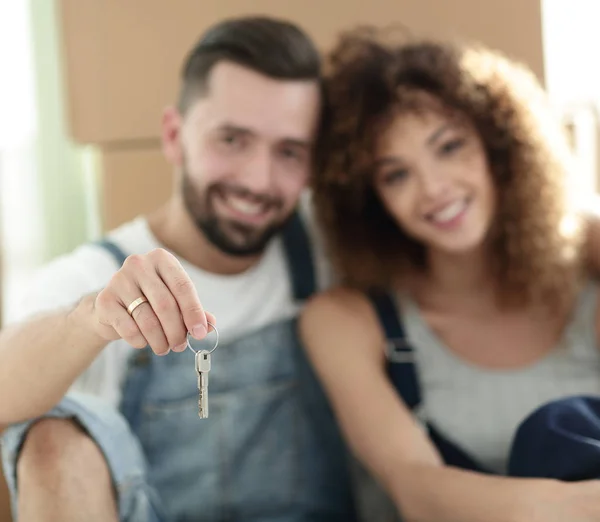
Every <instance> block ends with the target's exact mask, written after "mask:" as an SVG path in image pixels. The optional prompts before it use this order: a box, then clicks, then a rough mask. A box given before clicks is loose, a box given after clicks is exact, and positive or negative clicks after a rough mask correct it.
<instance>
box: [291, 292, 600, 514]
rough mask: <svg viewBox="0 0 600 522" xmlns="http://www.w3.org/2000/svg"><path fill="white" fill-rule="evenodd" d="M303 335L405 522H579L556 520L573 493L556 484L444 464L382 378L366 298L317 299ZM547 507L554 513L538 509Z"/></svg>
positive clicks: (354, 442)
mask: <svg viewBox="0 0 600 522" xmlns="http://www.w3.org/2000/svg"><path fill="white" fill-rule="evenodd" d="M300 329H301V330H300V331H301V335H302V338H303V342H304V345H305V346H306V349H307V351H308V354H309V357H310V359H311V360H312V362H313V364H314V366H315V370H316V372H317V374H318V375H319V377H320V379H321V381H322V382H323V384H324V387H325V389H326V392H327V394H328V396H329V398H330V400H331V402H332V406H333V409H334V411H335V413H336V416H337V418H338V420H339V422H340V424H341V428H342V430H343V431H344V433H345V435H346V437H347V440H348V442H349V444H350V446H351V447H352V449H353V451H354V452H355V453H356V455H357V456H358V458H359V459H361V460H362V462H364V463H365V465H366V466H367V467H368V468H369V469H370V470H371V471H372V472H373V474H374V475H375V476H376V477H377V478H378V479H379V481H380V482H381V484H382V485H383V487H385V488H386V489H387V491H388V492H389V494H390V495H391V496H392V498H393V499H394V501H395V502H396V505H397V506H398V508H399V509H400V510H401V512H402V515H403V517H405V519H406V520H407V521H415V522H416V521H419V522H495V521H498V522H511V521H521V520H522V521H527V522H534V521H537V520H544V522H550V521H551V520H552V521H555V520H556V521H558V520H574V518H562V517H561V518H554V517H559V516H561V515H562V516H567V513H566V512H563V513H561V512H560V510H559V509H558V507H562V508H565V507H567V504H568V502H566V501H565V502H564V503H563V504H561V506H557V505H556V501H560V500H563V497H564V498H566V496H567V492H568V491H570V490H569V489H568V487H563V486H562V484H560V483H558V482H555V481H551V480H534V479H512V478H502V477H494V476H488V475H484V474H478V473H473V472H468V471H462V470H458V469H454V468H450V467H448V466H445V465H444V464H443V463H442V461H441V459H440V456H439V455H438V453H437V451H436V449H435V447H434V446H433V445H432V444H431V443H430V441H429V438H428V437H427V435H426V434H425V433H424V431H423V430H422V429H421V428H420V426H419V425H418V424H417V423H416V422H415V421H414V420H413V417H412V415H411V413H410V412H409V410H408V409H407V408H406V407H405V406H404V404H403V402H402V400H401V399H400V397H399V396H398V393H397V392H396V391H395V389H394V388H393V387H392V385H391V384H390V382H389V380H388V378H387V376H386V374H385V370H384V362H385V361H384V353H383V349H382V347H383V342H384V339H383V336H382V333H381V331H380V328H379V325H378V321H377V318H376V316H375V314H374V313H373V311H372V309H371V307H370V305H369V304H368V301H367V300H366V299H365V298H364V297H363V296H362V295H361V294H358V293H355V292H352V291H349V290H343V289H338V290H334V291H332V292H328V293H326V294H322V295H320V296H317V297H316V298H314V299H313V300H312V301H311V302H310V303H309V304H308V305H307V307H306V308H305V310H304V312H303V314H302V316H301V320H300ZM599 491H600V489H599ZM594 495H598V492H597V491H595V490H594ZM548 502H553V504H554V507H555V508H556V509H554V512H553V513H549V512H547V510H548V509H549V508H548V507H546V508H543V507H541V506H542V505H543V504H544V503H545V504H546V505H547V506H549V504H548ZM597 504H600V502H597ZM569 507H570V504H569ZM542 510H543V512H542ZM595 513H596V516H597V514H598V513H600V505H598V507H597V509H596V512H595ZM571 515H574V513H569V514H568V516H569V517H570V516H571ZM538 517H539V518H538ZM581 520H584V519H581ZM585 520H588V519H587V518H586V519H585ZM589 520H596V519H591V518H590V519H589Z"/></svg>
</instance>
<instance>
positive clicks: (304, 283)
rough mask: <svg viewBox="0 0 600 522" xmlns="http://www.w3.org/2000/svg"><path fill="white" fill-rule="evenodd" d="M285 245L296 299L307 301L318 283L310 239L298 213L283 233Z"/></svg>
mask: <svg viewBox="0 0 600 522" xmlns="http://www.w3.org/2000/svg"><path fill="white" fill-rule="evenodd" d="M283 244H284V247H285V254H286V259H287V263H288V268H289V271H290V274H291V277H292V285H293V291H294V297H295V298H296V300H298V301H303V300H306V299H308V298H309V297H310V296H311V295H312V294H313V293H314V292H315V290H316V288H317V283H316V275H315V264H314V259H313V257H312V249H311V247H310V239H309V237H308V234H307V232H306V229H305V226H304V223H303V222H302V218H301V217H300V214H299V213H298V212H296V213H294V215H293V216H292V218H291V220H290V222H289V223H288V224H287V226H286V227H285V229H284V231H283Z"/></svg>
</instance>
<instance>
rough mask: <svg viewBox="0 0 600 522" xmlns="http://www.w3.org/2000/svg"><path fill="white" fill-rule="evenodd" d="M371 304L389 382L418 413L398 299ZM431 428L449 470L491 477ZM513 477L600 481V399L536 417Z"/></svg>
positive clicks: (561, 405) (520, 440)
mask: <svg viewBox="0 0 600 522" xmlns="http://www.w3.org/2000/svg"><path fill="white" fill-rule="evenodd" d="M369 298H370V300H371V302H372V305H373V307H374V308H375V311H376V312H377V315H378V317H379V321H380V323H381V325H382V328H383V329H384V331H385V335H386V338H387V342H388V347H387V361H388V363H387V370H388V375H389V378H390V380H391V381H392V383H393V384H394V386H395V388H396V389H397V390H398V393H399V394H400V396H401V397H402V399H403V400H404V401H405V402H406V404H407V405H408V407H409V408H410V409H411V410H415V408H417V407H418V406H419V404H420V402H421V389H420V385H419V379H418V372H417V368H416V364H415V361H414V353H413V349H412V347H411V346H410V343H409V342H408V339H407V337H406V334H405V331H404V328H403V326H402V323H401V321H400V314H399V313H398V310H397V307H396V304H395V302H394V299H393V297H391V296H390V295H389V294H387V293H375V292H372V293H370V294H369ZM599 378H600V375H599ZM426 424H427V429H428V432H429V437H430V439H431V441H432V442H433V443H434V444H435V446H436V447H437V449H438V451H439V452H440V455H441V456H442V458H443V459H444V462H445V463H446V464H448V465H450V466H456V467H460V468H463V469H468V470H472V471H480V472H489V471H488V470H486V469H485V468H484V467H483V466H482V465H480V464H479V463H478V462H476V460H475V459H473V458H471V457H470V456H469V455H468V454H467V453H466V452H465V451H464V450H463V449H461V448H460V446H459V445H458V444H457V443H455V442H452V441H450V440H448V439H447V438H446V437H444V436H443V435H441V434H440V433H439V431H438V430H436V428H435V426H434V425H433V424H432V423H431V422H427V423H426ZM507 473H508V475H510V476H516V477H549V478H555V479H559V480H568V481H576V480H584V479H592V478H595V479H597V478H600V398H598V397H583V396H577V397H566V398H564V399H560V400H556V401H552V402H550V403H548V404H545V405H543V406H541V407H540V408H538V409H537V410H535V411H534V412H532V413H531V414H530V415H529V416H528V417H527V418H526V419H525V420H524V421H523V422H522V423H521V424H520V426H519V427H518V429H517V432H516V433H515V436H514V440H513V442H512V446H511V451H510V457H509V463H508V470H507Z"/></svg>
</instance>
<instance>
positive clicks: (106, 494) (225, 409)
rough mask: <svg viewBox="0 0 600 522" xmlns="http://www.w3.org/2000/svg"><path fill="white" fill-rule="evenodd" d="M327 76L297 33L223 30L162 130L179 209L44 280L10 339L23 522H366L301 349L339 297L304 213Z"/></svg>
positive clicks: (242, 22) (136, 224)
mask: <svg viewBox="0 0 600 522" xmlns="http://www.w3.org/2000/svg"><path fill="white" fill-rule="evenodd" d="M319 69H320V64H319V56H318V52H317V50H316V49H315V47H314V46H313V44H312V43H311V42H310V40H309V38H308V37H307V36H306V35H305V34H304V33H303V32H302V31H301V30H300V29H299V28H297V27H295V26H294V25H292V24H290V23H287V22H284V21H280V20H274V19H269V18H265V17H247V18H239V19H232V20H227V21H225V22H223V23H220V24H218V25H215V26H213V27H212V28H210V29H209V30H208V31H207V32H206V33H205V34H204V35H203V37H202V38H201V40H200V42H199V43H198V45H197V46H196V47H195V48H194V49H193V50H192V51H191V53H190V55H189V57H188V59H187V62H186V64H185V67H184V70H183V77H182V84H181V92H180V97H179V103H178V106H177V108H169V109H167V110H166V111H165V113H164V116H163V120H162V142H163V148H164V153H165V156H166V157H167V159H168V160H169V161H170V162H171V163H172V164H173V166H174V170H175V173H176V190H175V191H174V195H173V197H172V198H171V199H170V200H169V201H168V203H167V204H166V205H164V206H163V207H162V208H159V209H157V210H156V211H155V212H153V213H151V214H149V215H148V216H147V217H140V218H138V219H135V220H134V221H132V222H130V223H127V224H125V225H123V226H121V227H120V228H119V229H117V230H115V231H113V232H112V233H110V234H109V236H108V238H107V239H108V241H107V242H104V243H102V244H89V245H84V246H82V247H80V248H78V249H77V250H76V251H74V252H73V253H71V254H70V255H66V256H63V257H61V258H59V259H57V260H55V261H54V262H52V263H51V264H50V265H49V266H47V267H45V268H44V270H43V271H41V273H40V274H39V275H38V276H37V277H36V279H35V281H34V282H33V284H32V290H31V291H30V292H29V293H28V294H27V295H26V299H25V304H24V306H23V307H22V309H20V310H19V313H18V318H19V321H18V322H16V323H15V324H13V325H12V326H11V327H9V328H7V329H6V331H4V332H3V333H2V334H1V336H0V396H1V397H3V401H2V403H1V404H0V424H11V425H12V427H11V428H10V429H9V430H7V432H6V433H5V435H4V439H3V461H4V469H5V474H6V478H7V481H8V483H9V486H10V489H11V493H12V499H13V510H14V511H15V515H16V513H17V512H18V516H19V518H18V519H19V521H20V522H29V521H36V522H43V521H46V520H60V521H61V522H70V521H78V522H80V521H82V520H85V521H86V522H93V521H96V520H98V521H103V522H107V521H116V520H121V521H127V522H142V521H143V522H146V521H155V520H161V521H163V520H169V521H171V520H172V521H174V520H197V521H212V520H232V521H233V520H244V521H252V520H256V521H258V520H260V521H272V522H276V521H277V522H287V521H300V520H307V521H308V520H327V521H335V520H344V521H345V522H346V521H351V520H353V516H354V515H353V506H352V501H351V496H350V492H349V486H348V482H347V475H346V468H345V463H344V462H345V458H344V450H343V446H342V443H341V440H340V438H339V435H338V433H337V432H336V429H335V426H334V424H333V422H332V419H331V415H330V412H328V410H327V406H326V403H325V401H324V397H323V395H322V393H321V390H320V389H319V388H318V386H317V384H316V381H315V380H314V375H313V374H312V373H311V372H310V369H309V368H308V366H307V365H306V361H305V360H304V358H303V356H302V350H301V349H300V347H299V346H298V343H297V339H296V333H295V316H296V312H297V310H298V307H299V306H300V305H301V304H302V301H303V300H304V299H306V298H307V297H308V296H309V295H310V294H311V293H312V292H314V291H315V290H317V289H318V287H323V286H324V285H326V284H327V274H326V272H327V271H326V269H325V265H324V264H322V263H320V256H319V253H318V252H316V251H315V250H314V249H313V251H312V252H311V250H310V249H309V244H311V243H312V244H313V245H314V242H312V241H310V239H311V238H312V230H311V228H310V226H309V227H308V229H305V228H304V225H303V222H304V220H303V218H302V217H300V214H299V213H298V212H297V209H298V208H300V207H301V205H299V202H300V201H301V196H302V193H303V191H304V188H305V185H306V182H307V179H308V176H309V173H310V169H311V161H312V158H311V155H312V148H313V140H314V136H315V131H316V127H317V122H318V119H319V112H320V102H321V100H320V72H319ZM140 190H143V187H140ZM306 230H308V232H307V231H306ZM313 261H314V263H315V264H314V265H313ZM217 320H218V324H217V322H216V321H217ZM209 322H210V323H212V324H215V325H216V326H217V327H218V331H219V334H220V343H219V346H218V348H217V350H216V351H215V352H214V354H213V355H212V369H211V371H210V388H209V399H208V400H209V406H210V413H209V417H208V418H206V419H200V418H199V416H198V387H197V384H198V376H197V374H196V370H195V366H194V353H193V352H192V350H190V349H186V343H187V332H189V333H190V334H191V337H190V341H191V342H192V344H194V349H195V350H198V349H200V348H207V349H210V348H212V346H213V345H214V343H215V332H210V331H208V330H209ZM159 356H160V357H159ZM67 392H68V393H67ZM82 392H83V393H82ZM65 394H67V395H66V396H65ZM9 398H10V399H9ZM31 419H35V422H34V421H32V420H31Z"/></svg>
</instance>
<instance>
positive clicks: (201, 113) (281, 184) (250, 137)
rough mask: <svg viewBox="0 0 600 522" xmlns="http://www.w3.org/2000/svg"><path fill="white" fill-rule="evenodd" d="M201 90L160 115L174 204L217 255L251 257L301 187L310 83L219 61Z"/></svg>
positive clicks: (312, 112) (306, 166)
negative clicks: (182, 110) (181, 108)
mask: <svg viewBox="0 0 600 522" xmlns="http://www.w3.org/2000/svg"><path fill="white" fill-rule="evenodd" d="M207 87H208V88H207V91H206V93H204V94H203V95H202V96H200V97H199V98H198V99H197V100H196V101H195V102H193V103H192V105H191V106H190V107H189V109H188V110H187V112H186V114H185V115H184V116H180V115H179V114H178V113H177V112H176V111H174V110H172V111H171V112H167V113H166V114H165V118H164V122H163V139H164V142H165V143H164V144H165V151H166V154H167V157H168V158H169V159H170V160H171V161H172V162H173V163H174V164H175V165H176V166H177V167H178V168H179V170H180V172H181V176H182V182H181V190H182V199H183V202H184V204H185V207H186V209H187V211H188V212H189V214H190V215H191V216H192V218H193V220H194V222H195V223H196V225H197V226H198V227H199V228H200V229H201V230H202V231H203V233H204V234H205V235H206V236H207V237H208V238H209V240H210V241H211V242H212V243H213V244H214V245H215V246H216V247H217V248H219V249H220V250H222V251H223V252H225V253H228V254H230V255H236V256H245V255H254V254H257V253H259V252H260V251H262V250H263V248H264V247H265V245H266V244H267V242H268V241H269V239H270V238H271V237H272V236H273V235H274V234H275V233H277V232H278V231H279V230H280V229H281V227H282V226H283V225H284V224H285V223H286V221H287V219H288V218H289V217H290V215H291V214H292V212H293V211H294V209H295V207H296V204H297V202H298V199H299V197H300V195H301V193H302V191H303V189H304V187H305V186H306V183H307V179H308V176H309V174H310V169H311V163H312V148H313V140H314V137H315V132H316V127H317V120H318V117H319V111H320V93H319V87H318V84H317V82H316V81H296V80H285V81H282V80H274V79H271V78H268V77H266V76H263V75H261V74H259V73H256V72H254V71H252V70H250V69H247V68H245V67H242V66H239V65H236V64H233V63H230V62H220V63H218V64H217V65H215V66H214V68H213V69H212V71H211V74H210V78H209V81H208V86H207Z"/></svg>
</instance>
